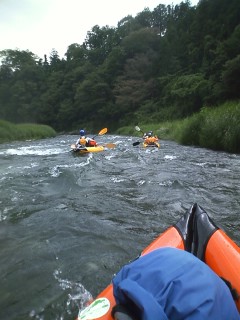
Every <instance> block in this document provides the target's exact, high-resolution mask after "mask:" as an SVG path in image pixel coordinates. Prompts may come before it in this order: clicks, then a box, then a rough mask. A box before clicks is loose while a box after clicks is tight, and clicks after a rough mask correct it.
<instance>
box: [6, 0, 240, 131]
mask: <svg viewBox="0 0 240 320" xmlns="http://www.w3.org/2000/svg"><path fill="white" fill-rule="evenodd" d="M0 58H1V64H0V118H1V119H4V120H7V121H11V122H14V123H20V122H34V123H42V124H46V125H49V126H52V127H53V128H54V129H55V130H57V131H64V130H65V131H67V130H72V129H75V128H78V127H80V126H88V128H89V129H94V128H95V127H96V126H97V127H98V128H99V127H101V126H106V125H107V126H108V127H109V128H110V129H113V130H114V129H115V128H117V127H118V126H123V125H127V124H131V123H136V119H137V120H138V121H142V122H147V121H148V120H149V119H151V121H159V120H168V119H177V118H183V117H186V116H189V115H192V114H193V113H195V112H198V111H199V110H200V109H201V108H202V107H203V106H211V105H218V104H220V103H223V102H225V101H227V100H234V99H235V100H237V99H239V98H240V90H239V88H240V83H239V79H240V1H239V0H230V1H229V0H211V1H209V0H200V1H199V3H198V5H197V6H191V3H190V1H188V0H187V1H184V2H181V3H180V4H178V5H175V6H174V5H167V6H165V5H163V4H159V5H158V6H157V7H156V8H155V9H154V10H153V11H150V10H149V9H144V11H142V12H140V13H139V14H137V15H136V17H132V16H127V17H123V19H122V20H121V21H119V23H118V25H117V27H115V28H113V27H109V26H104V27H99V26H98V25H95V26H93V27H92V29H91V30H90V31H88V33H87V36H86V39H85V41H84V42H83V43H82V44H78V43H73V44H69V46H68V49H67V52H66V53H65V58H61V59H60V58H59V55H58V52H57V51H56V50H54V49H53V50H52V52H51V54H50V57H47V56H45V57H44V59H40V58H39V57H37V56H36V55H35V54H34V53H32V52H31V51H28V50H27V51H19V50H3V51H1V52H0Z"/></svg>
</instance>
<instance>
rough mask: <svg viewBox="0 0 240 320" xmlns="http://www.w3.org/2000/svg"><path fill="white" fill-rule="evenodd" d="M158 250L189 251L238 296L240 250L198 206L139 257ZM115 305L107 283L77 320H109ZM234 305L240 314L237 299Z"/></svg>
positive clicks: (192, 208)
mask: <svg viewBox="0 0 240 320" xmlns="http://www.w3.org/2000/svg"><path fill="white" fill-rule="evenodd" d="M161 247H175V248H178V249H182V250H186V251H188V252H191V253H192V254H193V255H195V256H197V257H198V258H199V259H200V260H202V261H203V262H205V263H206V264H207V265H208V266H209V267H210V268H211V269H212V270H213V271H214V272H215V273H216V274H218V275H219V276H220V277H222V278H224V279H225V280H227V281H228V282H230V283H231V286H232V288H233V289H235V290H236V292H237V293H238V295H240V272H239V270H240V248H239V246H238V245H237V244H236V243H235V242H234V241H233V240H232V239H231V238H229V237H228V235H227V234H226V233H225V232H224V231H223V230H222V229H220V228H219V227H218V226H217V225H216V224H215V223H214V222H213V221H212V219H211V218H210V217H209V216H208V214H207V213H206V212H205V211H204V209H203V208H201V207H200V206H198V205H197V204H194V205H193V206H192V207H191V208H190V210H189V211H187V213H186V214H185V215H184V216H183V217H182V218H181V219H180V220H179V221H178V222H177V223H176V224H175V225H172V226H170V227H169V228H168V229H167V230H165V232H163V233H162V234H160V235H159V236H158V237H157V238H156V239H155V240H154V241H153V242H152V243H151V244H149V245H148V246H147V247H146V248H145V249H144V250H143V251H142V252H141V254H140V255H145V254H147V253H149V252H151V251H153V250H155V249H158V248H161ZM115 304H116V302H115V299H114V296H113V287H112V284H109V285H108V286H107V287H106V288H105V289H104V290H103V291H102V292H101V293H100V294H99V295H98V296H97V298H96V299H95V300H94V301H93V302H92V303H91V304H90V305H89V306H88V307H86V308H85V309H83V310H80V311H79V314H78V317H77V320H83V319H84V320H112V317H111V310H112V308H113V306H114V305H115ZM236 305H237V308H238V311H239V312H240V300H238V301H237V302H236Z"/></svg>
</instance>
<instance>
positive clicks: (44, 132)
mask: <svg viewBox="0 0 240 320" xmlns="http://www.w3.org/2000/svg"><path fill="white" fill-rule="evenodd" d="M55 136H56V132H55V130H54V129H52V128H51V127H49V126H46V125H40V124H30V123H24V124H13V123H10V122H8V121H5V120H0V143H4V142H9V141H22V140H34V139H44V138H50V137H55Z"/></svg>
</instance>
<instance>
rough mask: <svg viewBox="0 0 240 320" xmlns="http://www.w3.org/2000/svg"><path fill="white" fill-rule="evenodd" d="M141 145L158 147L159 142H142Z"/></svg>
mask: <svg viewBox="0 0 240 320" xmlns="http://www.w3.org/2000/svg"><path fill="white" fill-rule="evenodd" d="M143 147H144V148H160V143H159V142H154V143H151V144H149V143H145V142H143Z"/></svg>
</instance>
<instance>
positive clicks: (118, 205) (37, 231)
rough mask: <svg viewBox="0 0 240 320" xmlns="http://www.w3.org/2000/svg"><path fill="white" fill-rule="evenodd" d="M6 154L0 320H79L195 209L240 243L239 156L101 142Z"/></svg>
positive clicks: (2, 164)
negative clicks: (86, 150)
mask: <svg viewBox="0 0 240 320" xmlns="http://www.w3.org/2000/svg"><path fill="white" fill-rule="evenodd" d="M96 139H97V141H98V143H101V142H103V143H107V142H113V143H116V148H115V149H107V150H105V151H103V152H100V153H95V154H88V155H85V156H74V155H73V154H72V152H71V151H70V145H71V144H72V143H74V142H75V141H76V140H77V136H70V135H69V136H67V135H63V136H58V137H57V138H53V139H46V140H39V141H26V142H14V143H9V144H2V145H0V261H1V262H0V319H1V320H30V319H32V320H35V319H38V320H60V319H61V320H70V319H71V320H73V319H76V317H77V313H78V308H79V307H82V306H83V305H84V304H85V303H86V301H87V300H88V299H89V298H90V297H91V296H93V297H95V296H96V295H97V294H98V293H99V292H100V291H101V290H102V289H103V288H105V286H106V285H108V283H109V282H110V281H111V279H112V276H113V275H114V273H116V272H117V271H118V270H119V268H120V267H121V266H122V265H123V264H125V263H127V262H128V261H130V260H131V259H133V258H135V257H136V256H137V255H138V254H139V253H140V252H141V251H142V250H143V249H144V247H146V246H147V245H148V244H149V243H150V242H151V241H152V240H153V239H154V238H155V237H156V236H157V235H158V234H159V233H161V232H162V231H163V230H164V229H165V228H167V227H168V226H170V225H171V224H174V223H176V222H177V220H178V219H179V218H180V217H181V215H182V214H184V213H185V211H186V210H188V209H189V208H190V206H191V205H192V204H194V203H195V202H197V203H198V204H199V205H200V206H202V207H203V208H204V209H205V210H206V211H207V212H208V214H209V215H210V217H211V218H213V220H214V221H215V223H216V224H217V225H219V226H221V227H222V228H223V229H224V230H225V232H226V233H227V234H228V235H229V236H230V237H231V238H232V239H233V240H234V241H235V242H237V244H238V245H239V243H240V233H239V231H240V221H239V217H240V185H239V178H240V155H234V154H227V153H223V152H214V151H211V150H206V149H201V148H193V147H184V146H181V145H178V144H176V143H174V142H170V141H161V148H160V149H159V150H158V149H152V150H149V149H143V148H141V147H140V146H135V147H133V145H132V143H133V142H135V141H136V140H137V139H136V138H133V137H122V136H113V135H105V136H101V137H97V138H96Z"/></svg>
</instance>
